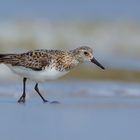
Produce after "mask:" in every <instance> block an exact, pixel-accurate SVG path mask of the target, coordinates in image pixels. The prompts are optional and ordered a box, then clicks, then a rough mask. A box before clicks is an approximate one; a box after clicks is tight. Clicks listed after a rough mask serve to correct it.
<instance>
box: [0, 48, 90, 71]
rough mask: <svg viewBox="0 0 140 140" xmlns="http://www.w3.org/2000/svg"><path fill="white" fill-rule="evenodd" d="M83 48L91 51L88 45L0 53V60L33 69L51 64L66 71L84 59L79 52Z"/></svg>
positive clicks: (40, 68)
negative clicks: (17, 52)
mask: <svg viewBox="0 0 140 140" xmlns="http://www.w3.org/2000/svg"><path fill="white" fill-rule="evenodd" d="M83 50H86V51H88V52H91V53H92V49H91V48H89V47H80V48H77V49H75V50H71V51H62V50H34V51H29V52H27V53H22V54H5V55H1V56H0V62H1V63H5V64H11V65H12V66H23V67H26V68H30V69H33V70H43V69H45V67H49V66H51V67H55V68H56V69H57V70H59V71H64V70H66V71H67V70H70V69H71V68H73V67H75V66H76V65H77V64H79V63H82V62H83V61H84V60H83V57H85V56H82V55H81V54H80V52H81V51H83ZM80 55H81V56H80ZM91 57H92V56H91Z"/></svg>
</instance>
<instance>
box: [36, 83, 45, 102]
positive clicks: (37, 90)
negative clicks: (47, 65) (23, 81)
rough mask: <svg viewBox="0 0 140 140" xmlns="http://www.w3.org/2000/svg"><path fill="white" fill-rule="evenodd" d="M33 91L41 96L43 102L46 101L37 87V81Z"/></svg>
mask: <svg viewBox="0 0 140 140" xmlns="http://www.w3.org/2000/svg"><path fill="white" fill-rule="evenodd" d="M35 91H36V92H37V93H38V95H39V96H40V97H41V99H42V100H43V102H48V101H47V100H46V99H45V98H44V97H43V96H42V95H41V93H40V91H39V89H38V83H36V85H35Z"/></svg>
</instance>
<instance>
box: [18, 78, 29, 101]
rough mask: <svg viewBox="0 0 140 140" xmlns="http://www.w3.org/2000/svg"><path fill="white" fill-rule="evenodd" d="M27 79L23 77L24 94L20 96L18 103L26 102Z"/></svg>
mask: <svg viewBox="0 0 140 140" xmlns="http://www.w3.org/2000/svg"><path fill="white" fill-rule="evenodd" d="M26 80H27V78H23V94H22V96H21V97H20V98H19V100H18V103H25V97H26Z"/></svg>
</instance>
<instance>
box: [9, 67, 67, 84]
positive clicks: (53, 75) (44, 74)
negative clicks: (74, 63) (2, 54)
mask: <svg viewBox="0 0 140 140" xmlns="http://www.w3.org/2000/svg"><path fill="white" fill-rule="evenodd" d="M8 67H9V68H10V69H11V70H12V71H13V72H14V73H16V74H18V75H20V76H22V77H26V78H28V79H30V80H32V81H35V82H45V81H47V80H54V79H57V78H59V77H62V76H63V75H65V74H67V73H68V71H58V70H56V69H55V68H47V69H45V70H41V71H34V70H32V69H29V68H25V67H22V66H11V65H8Z"/></svg>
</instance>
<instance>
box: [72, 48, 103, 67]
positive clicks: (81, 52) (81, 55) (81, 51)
mask: <svg viewBox="0 0 140 140" xmlns="http://www.w3.org/2000/svg"><path fill="white" fill-rule="evenodd" d="M73 51H74V55H75V57H76V59H77V60H78V61H79V62H80V63H83V62H92V63H94V64H96V65H97V66H99V67H100V68H102V69H105V68H104V67H103V66H102V65H101V64H100V63H99V62H98V61H97V60H96V59H95V58H94V56H93V50H92V49H91V48H90V47H87V46H82V47H79V48H76V49H75V50H73Z"/></svg>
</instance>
